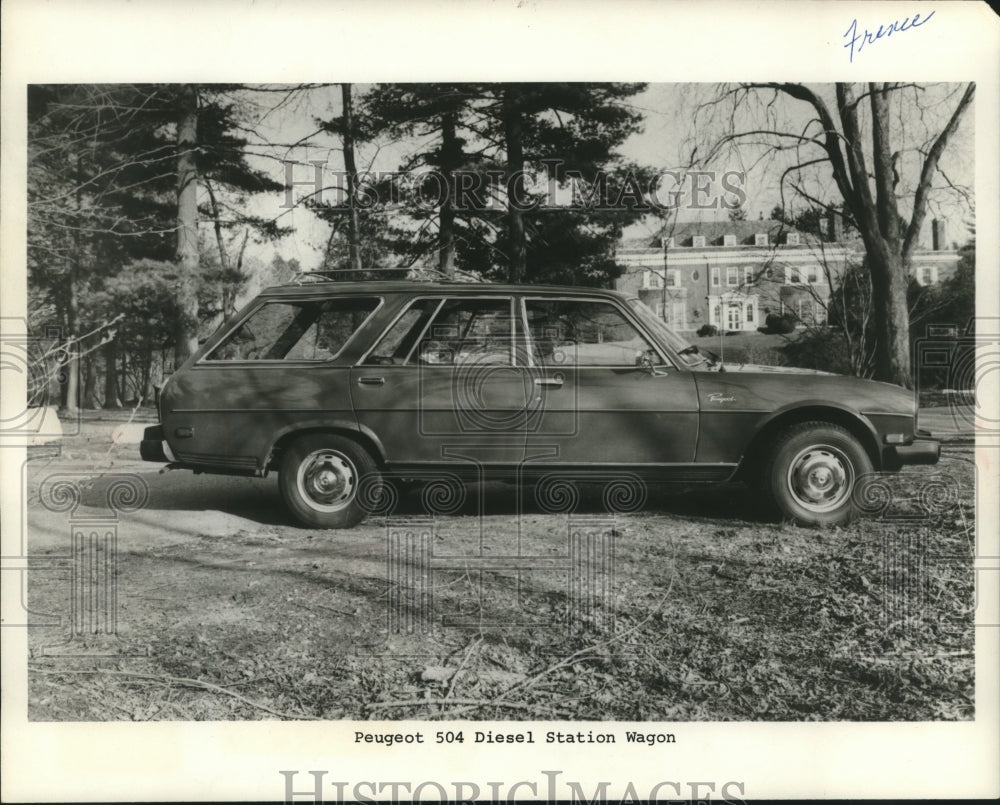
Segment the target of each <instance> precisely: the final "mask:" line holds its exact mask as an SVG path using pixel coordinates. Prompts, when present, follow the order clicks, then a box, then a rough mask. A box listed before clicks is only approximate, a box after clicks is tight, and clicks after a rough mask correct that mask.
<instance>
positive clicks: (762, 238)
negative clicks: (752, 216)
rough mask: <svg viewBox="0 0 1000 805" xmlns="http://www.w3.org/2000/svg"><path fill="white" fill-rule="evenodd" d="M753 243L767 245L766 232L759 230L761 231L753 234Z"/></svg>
mask: <svg viewBox="0 0 1000 805" xmlns="http://www.w3.org/2000/svg"><path fill="white" fill-rule="evenodd" d="M753 245H754V246H767V233H766V232H761V233H759V234H757V235H754V236H753Z"/></svg>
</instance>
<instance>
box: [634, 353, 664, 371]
mask: <svg viewBox="0 0 1000 805" xmlns="http://www.w3.org/2000/svg"><path fill="white" fill-rule="evenodd" d="M657 358H659V355H657V354H656V350H655V349H647V350H646V351H645V352H640V353H639V354H638V355H637V356H636V359H635V362H636V365H637V366H641V367H642V368H643V370H645V371H646V372H649V374H651V375H652V374H656V364H655V363H654V361H656V359H657Z"/></svg>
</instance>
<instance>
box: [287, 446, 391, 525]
mask: <svg viewBox="0 0 1000 805" xmlns="http://www.w3.org/2000/svg"><path fill="white" fill-rule="evenodd" d="M376 472H378V469H377V467H376V466H375V462H374V461H373V460H372V457H371V456H370V455H369V454H368V452H367V451H366V450H365V449H364V448H362V447H361V446H360V445H358V444H357V443H355V442H353V441H351V440H350V439H346V438H344V437H343V436H337V435H336V434H333V433H310V434H305V435H303V436H300V437H299V438H297V439H296V440H295V441H293V442H292V443H291V444H290V445H289V446H288V447H287V448H286V449H285V451H284V455H283V456H282V458H281V463H280V466H279V470H278V473H279V474H278V487H279V489H280V490H281V496H282V498H284V500H285V504H286V505H287V506H288V509H289V511H291V513H292V514H293V515H294V517H295V519H296V520H298V521H299V522H300V523H302V524H303V525H307V526H313V527H315V528H350V527H352V526H355V525H357V524H358V523H360V522H361V521H362V520H363V519H364V518H365V515H366V514H367V513H368V512H367V511H366V510H365V508H364V507H363V506H362V505H361V503H360V501H359V499H358V487H359V484H360V482H361V479H363V478H365V477H366V476H370V475H372V474H373V473H376Z"/></svg>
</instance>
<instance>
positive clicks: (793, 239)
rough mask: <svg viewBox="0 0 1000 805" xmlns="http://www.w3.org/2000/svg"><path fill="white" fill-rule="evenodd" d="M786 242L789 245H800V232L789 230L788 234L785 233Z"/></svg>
mask: <svg viewBox="0 0 1000 805" xmlns="http://www.w3.org/2000/svg"><path fill="white" fill-rule="evenodd" d="M785 243H787V244H788V245H789V246H798V245H799V233H798V232H789V233H788V234H787V235H785Z"/></svg>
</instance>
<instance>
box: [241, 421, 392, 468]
mask: <svg viewBox="0 0 1000 805" xmlns="http://www.w3.org/2000/svg"><path fill="white" fill-rule="evenodd" d="M308 430H340V431H347V432H349V433H358V434H360V435H362V436H364V437H365V438H366V439H367V440H368V441H370V442H371V443H372V444H373V445H374V446H375V450H376V456H375V459H376V460H377V461H378V462H379V463H385V446H384V445H383V444H382V440H381V439H379V437H378V436H376V435H375V432H374V431H373V430H372V429H371V428H368V427H365V426H364V425H361V424H359V423H358V421H357V420H355V419H330V418H329V417H316V418H312V419H303V420H299V421H297V422H295V423H293V424H291V425H287V426H285V427H283V428H281V429H280V430H278V431H277V432H275V433H274V434H273V435H272V437H271V441H270V443H269V444H268V447H267V450H266V451H265V453H264V455H263V456H261V457H259V458H260V460H261V467H265V468H266V467H267V465H268V463H270V460H271V455H272V454H273V453H274V448H275V445H276V444H277V443H278V442H280V441H281V440H282V439H283V438H285V437H286V436H289V435H291V434H294V433H297V432H299V431H308Z"/></svg>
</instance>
